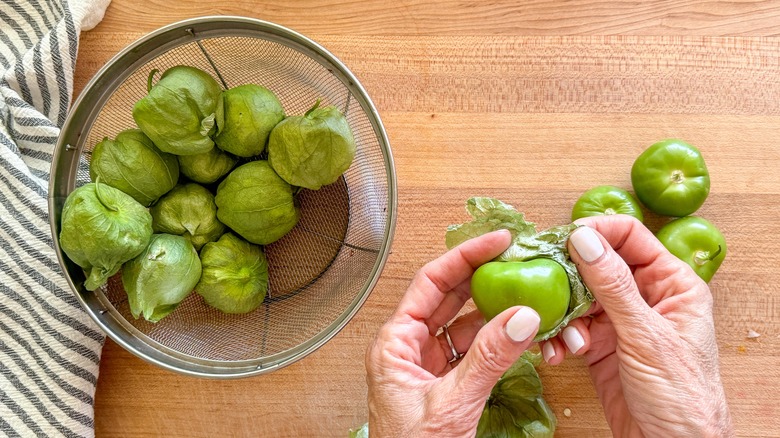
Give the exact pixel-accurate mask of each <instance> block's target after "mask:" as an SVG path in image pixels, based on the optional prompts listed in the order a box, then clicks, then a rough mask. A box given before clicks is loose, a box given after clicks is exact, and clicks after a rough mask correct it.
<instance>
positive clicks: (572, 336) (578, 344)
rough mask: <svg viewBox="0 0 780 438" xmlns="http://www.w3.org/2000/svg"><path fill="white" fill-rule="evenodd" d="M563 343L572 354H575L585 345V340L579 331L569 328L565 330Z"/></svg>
mask: <svg viewBox="0 0 780 438" xmlns="http://www.w3.org/2000/svg"><path fill="white" fill-rule="evenodd" d="M563 343H564V344H566V347H568V348H569V351H571V353H572V354H575V353H576V352H578V351H580V348H582V347H583V345H585V339H583V337H582V335H581V334H580V332H579V330H577V329H576V328H574V327H571V326H569V327H566V328H565V329H563Z"/></svg>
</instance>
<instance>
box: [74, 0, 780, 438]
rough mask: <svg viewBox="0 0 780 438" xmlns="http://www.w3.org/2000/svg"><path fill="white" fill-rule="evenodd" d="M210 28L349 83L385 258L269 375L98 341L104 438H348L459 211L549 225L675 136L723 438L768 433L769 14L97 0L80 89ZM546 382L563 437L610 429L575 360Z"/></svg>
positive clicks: (551, 4) (765, 9) (776, 300)
mask: <svg viewBox="0 0 780 438" xmlns="http://www.w3.org/2000/svg"><path fill="white" fill-rule="evenodd" d="M223 14H224V15H243V16H249V17H254V18H259V19H263V20H267V21H271V22H275V23H278V24H281V25H283V26H287V27H290V28H292V29H293V30H296V31H298V32H300V33H302V34H304V35H306V36H308V37H310V38H312V39H314V40H315V41H317V42H319V43H320V44H322V45H323V46H324V47H325V48H327V49H328V50H329V51H331V52H332V53H333V54H334V55H336V56H337V57H338V58H339V59H341V60H342V61H343V62H344V63H345V64H346V65H347V66H348V67H349V68H350V69H351V70H352V71H353V73H354V74H355V75H356V76H357V77H358V79H359V80H360V81H361V82H362V84H363V85H364V86H365V88H366V90H367V91H368V93H369V95H370V96H371V98H372V99H373V101H374V103H375V104H376V106H377V108H378V110H379V114H380V116H381V118H382V120H383V122H384V124H385V127H386V129H387V133H388V136H389V139H390V144H391V147H392V151H393V156H394V158H395V166H396V172H397V178H398V222H397V227H396V230H395V239H394V241H393V249H392V253H391V255H390V257H389V259H388V262H387V265H386V266H385V269H384V272H383V273H382V276H381V279H380V281H379V283H378V284H377V286H376V288H375V289H374V290H373V292H372V294H371V296H370V298H369V299H368V301H367V302H366V304H365V305H364V306H363V308H362V309H361V310H360V311H359V312H358V314H357V315H356V316H355V318H354V319H353V320H352V321H351V322H350V323H349V324H348V325H347V326H346V327H345V328H344V329H343V330H342V331H341V332H340V333H339V334H338V335H337V336H336V337H335V338H333V339H332V340H331V341H330V342H328V343H327V344H326V345H325V346H324V347H322V348H320V349H319V350H317V351H316V352H315V353H313V354H311V355H309V356H308V357H306V358H304V359H303V360H301V361H299V362H296V363H295V364H293V365H291V366H289V367H286V368H283V369H281V370H278V371H275V372H273V373H271V374H268V375H262V376H257V377H252V378H245V379H240V380H229V381H219V380H204V379H198V378H193V377H186V376H182V375H178V374H174V373H171V372H169V371H165V370H163V369H161V368H157V367H155V366H152V365H149V364H147V363H146V362H144V361H142V360H141V359H138V358H136V357H135V356H133V355H132V354H130V353H128V352H126V351H125V350H123V349H122V348H121V347H119V346H118V345H117V344H115V343H114V342H112V341H110V340H108V341H106V345H105V348H104V350H103V357H102V361H101V365H100V377H99V381H98V387H97V396H96V406H95V411H96V414H95V415H96V420H95V422H96V433H97V436H98V437H101V436H102V437H109V436H111V437H114V436H128V437H147V436H165V437H215V436H218V437H223V436H269V437H328V436H334V437H344V436H346V434H347V431H348V429H350V428H351V427H357V426H360V425H361V424H363V423H364V422H365V421H366V418H367V414H368V413H367V408H366V390H367V388H366V380H365V368H364V362H363V360H364V352H365V349H366V347H367V345H368V343H369V342H370V341H371V339H372V338H373V336H374V334H375V333H376V331H377V329H378V328H379V327H380V325H381V324H382V323H383V322H384V321H385V320H386V319H387V317H388V316H389V315H390V313H391V312H392V311H393V309H394V308H395V306H396V304H397V303H398V301H399V299H400V297H401V295H402V294H403V293H404V291H405V289H406V286H407V285H408V283H409V281H410V279H411V278H412V276H413V274H414V272H415V271H416V270H417V269H418V268H420V267H421V266H422V265H423V264H424V263H425V262H427V261H429V260H431V259H433V258H435V257H436V256H438V255H439V254H441V253H442V252H444V251H445V246H444V232H445V229H446V227H447V225H449V224H452V223H460V222H464V221H466V220H467V219H468V217H467V215H466V212H465V210H464V203H465V201H466V199H467V198H469V197H471V196H491V197H496V198H499V199H501V200H503V201H505V202H507V203H509V204H512V205H514V206H515V207H516V208H517V209H518V210H520V211H523V212H525V213H526V218H527V219H528V220H531V221H533V222H536V223H537V224H538V226H539V227H540V228H546V227H549V226H554V225H560V224H564V223H567V222H568V221H569V219H570V216H569V215H570V212H571V206H572V204H573V203H574V202H575V201H576V199H577V198H578V197H579V195H580V194H581V193H582V192H584V191H585V190H587V189H589V188H591V187H593V186H596V185H601V184H612V185H616V186H620V187H623V188H626V189H629V190H631V181H630V176H629V175H630V169H631V165H632V163H633V161H634V159H635V158H636V157H637V156H638V155H639V154H640V152H641V151H642V150H644V149H645V148H646V147H648V146H650V145H651V144H652V143H654V142H656V141H658V140H661V139H664V138H670V137H674V138H681V139H684V140H686V141H688V142H690V143H691V144H693V145H695V146H697V147H698V148H700V149H701V151H702V153H703V155H704V157H705V160H706V162H707V165H708V167H709V170H710V174H711V178H712V189H711V193H710V196H709V198H708V199H707V201H706V203H705V204H704V206H703V207H702V208H701V209H700V210H699V211H698V213H697V214H698V215H701V216H703V217H705V218H708V219H709V220H710V221H712V222H713V223H715V224H716V225H717V226H718V227H719V228H720V229H721V231H722V232H723V234H724V235H725V237H726V240H727V241H728V245H729V252H728V256H727V258H726V260H725V262H724V264H723V266H722V267H721V269H720V271H718V273H717V274H716V275H715V277H714V278H713V280H712V281H711V283H710V287H711V289H712V294H713V296H714V314H715V325H716V330H717V339H718V348H719V351H720V359H721V371H722V374H723V381H724V384H725V387H726V394H727V396H728V400H729V404H730V407H731V412H732V414H733V418H734V423H735V426H736V430H737V434H738V436H742V437H769V436H775V437H780V403H778V400H777V399H778V394H780V295H779V294H780V287H778V284H780V256H779V255H778V254H780V244H779V243H778V242H780V220H779V219H778V217H779V216H780V39H778V38H777V35H780V2H772V1H747V0H745V1H737V2H719V1H706V2H705V1H674V2H663V1H644V2H622V1H619V0H605V1H595V0H593V1H588V0H580V1H565V2H564V1H552V0H535V1H491V2H485V1H474V2H463V1H454V0H449V1H441V2H431V1H425V0H399V1H390V2H388V1H385V0H371V1H354V0H316V1H281V0H274V1H270V2H266V1H255V0H215V1H209V2H203V1H194V0H183V1H175V2H174V1H164V0H113V2H112V3H111V5H110V6H109V8H108V10H107V12H106V15H105V18H104V20H103V21H102V22H101V23H100V24H99V25H98V26H97V27H96V28H95V29H94V30H91V31H89V32H85V33H83V34H82V39H81V43H80V46H79V56H78V65H77V69H76V78H75V90H76V91H75V92H76V94H78V93H79V92H80V91H81V90H82V89H83V87H84V86H85V84H86V83H87V81H88V80H89V79H90V78H91V77H92V76H93V75H94V74H95V73H96V72H97V70H98V69H99V68H100V67H101V66H102V65H103V64H104V63H105V62H106V61H108V60H109V59H110V58H111V57H112V56H113V55H114V54H115V53H116V52H118V51H119V50H121V49H122V48H123V47H125V46H126V45H128V44H130V43H131V42H133V41H134V40H136V39H137V38H139V37H141V36H142V35H144V34H146V33H148V32H150V31H153V30H154V29H156V28H158V27H161V26H164V25H166V24H169V23H172V22H174V21H178V20H182V19H185V18H191V17H196V16H203V15H223ZM646 223H647V225H648V227H649V228H651V229H653V230H657V229H658V227H659V226H660V225H661V224H662V223H663V220H662V219H661V218H659V217H658V216H654V215H652V214H647V220H646ZM749 331H752V332H755V333H756V334H760V336H759V337H748V333H749ZM752 332H751V333H752ZM540 374H541V377H542V382H543V385H544V391H545V397H546V399H547V401H548V402H549V404H550V405H551V406H552V408H553V410H554V412H555V413H556V415H557V417H558V430H557V433H556V435H557V436H561V437H569V436H571V437H574V436H577V437H581V436H609V435H610V432H609V429H608V427H607V424H606V422H605V420H604V413H603V411H602V408H601V406H600V404H599V402H598V400H597V398H596V392H595V390H594V388H593V385H592V383H591V381H590V379H589V377H588V374H587V370H586V368H585V367H584V364H583V362H582V360H581V359H579V358H569V359H567V360H566V361H565V362H564V363H563V364H562V365H559V366H556V367H551V366H544V365H543V366H542V367H541V369H540ZM564 410H566V412H567V413H569V414H570V415H564Z"/></svg>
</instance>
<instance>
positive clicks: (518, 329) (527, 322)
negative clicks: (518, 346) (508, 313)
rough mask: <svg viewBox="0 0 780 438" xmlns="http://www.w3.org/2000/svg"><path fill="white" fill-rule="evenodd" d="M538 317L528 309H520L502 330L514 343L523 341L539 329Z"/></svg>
mask: <svg viewBox="0 0 780 438" xmlns="http://www.w3.org/2000/svg"><path fill="white" fill-rule="evenodd" d="M539 321H540V319H539V315H538V314H537V313H536V312H534V310H533V309H532V308H530V307H521V308H520V310H518V311H517V312H515V314H514V315H512V317H511V318H509V321H507V322H506V326H504V330H505V331H506V334H507V335H508V336H509V337H510V338H512V340H513V341H515V342H521V341H525V340H526V339H528V338H529V337H531V335H533V334H534V332H536V330H537V329H538V328H539Z"/></svg>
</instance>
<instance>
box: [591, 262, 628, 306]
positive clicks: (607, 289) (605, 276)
mask: <svg viewBox="0 0 780 438" xmlns="http://www.w3.org/2000/svg"><path fill="white" fill-rule="evenodd" d="M598 288H599V290H601V291H602V293H605V294H609V295H611V296H617V297H620V296H624V295H627V294H629V293H632V292H633V290H634V289H635V286H634V276H633V275H632V274H631V271H630V270H629V269H628V267H627V266H625V264H623V265H622V266H621V264H620V263H616V261H615V260H614V259H613V258H610V263H605V264H604V265H603V266H602V267H601V269H600V270H599V285H598Z"/></svg>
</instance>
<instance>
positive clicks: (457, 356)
mask: <svg viewBox="0 0 780 438" xmlns="http://www.w3.org/2000/svg"><path fill="white" fill-rule="evenodd" d="M442 329H443V330H444V339H446V340H447V345H449V346H450V351H451V352H452V359H450V360H449V363H453V362H455V361H456V360H458V359H460V358H462V357H463V355H462V354H460V353H458V350H456V349H455V344H453V343H452V338H451V337H450V330H449V328H448V327H447V324H444V326H443V327H442Z"/></svg>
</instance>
